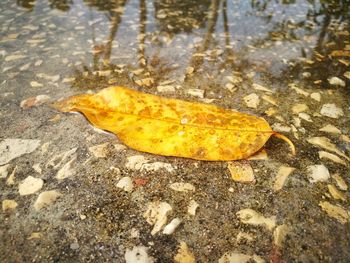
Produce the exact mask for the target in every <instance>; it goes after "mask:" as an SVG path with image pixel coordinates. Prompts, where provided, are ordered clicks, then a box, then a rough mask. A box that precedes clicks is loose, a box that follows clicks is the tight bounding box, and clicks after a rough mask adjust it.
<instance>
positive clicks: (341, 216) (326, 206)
mask: <svg viewBox="0 0 350 263" xmlns="http://www.w3.org/2000/svg"><path fill="white" fill-rule="evenodd" d="M319 206H320V207H321V208H322V210H323V211H325V212H326V213H327V215H328V216H330V217H332V218H335V219H336V220H337V221H338V222H339V223H341V224H345V223H347V222H349V221H350V211H347V210H345V209H344V208H343V207H341V206H338V205H333V204H331V203H329V202H327V201H321V202H320V203H319Z"/></svg>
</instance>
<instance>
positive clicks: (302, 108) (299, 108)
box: [292, 103, 309, 114]
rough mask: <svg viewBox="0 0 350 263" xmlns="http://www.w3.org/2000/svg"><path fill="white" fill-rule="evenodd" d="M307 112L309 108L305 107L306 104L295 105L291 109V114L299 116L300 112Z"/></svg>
mask: <svg viewBox="0 0 350 263" xmlns="http://www.w3.org/2000/svg"><path fill="white" fill-rule="evenodd" d="M308 110H309V107H308V106H307V105H306V104H301V103H299V104H295V105H294V106H293V107H292V112H293V113H294V114H299V113H300V112H304V111H308Z"/></svg>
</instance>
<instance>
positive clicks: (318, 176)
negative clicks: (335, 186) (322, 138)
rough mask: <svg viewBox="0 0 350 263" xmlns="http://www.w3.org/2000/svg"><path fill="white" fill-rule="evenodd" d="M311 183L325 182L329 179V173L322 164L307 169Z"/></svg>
mask: <svg viewBox="0 0 350 263" xmlns="http://www.w3.org/2000/svg"><path fill="white" fill-rule="evenodd" d="M307 170H308V175H309V181H310V182H311V183H316V182H325V181H327V180H328V179H329V177H330V175H329V171H328V169H327V167H326V166H324V165H323V164H318V165H311V166H309V167H308V168H307Z"/></svg>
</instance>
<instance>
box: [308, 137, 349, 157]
mask: <svg viewBox="0 0 350 263" xmlns="http://www.w3.org/2000/svg"><path fill="white" fill-rule="evenodd" d="M307 141H308V143H311V144H313V145H315V146H318V147H321V148H323V149H326V150H328V151H331V152H334V153H336V154H338V155H340V156H342V157H344V158H345V159H346V160H348V161H350V159H349V157H347V156H346V155H345V154H344V153H343V152H342V151H340V150H339V149H338V148H337V146H336V145H335V144H333V143H332V142H331V140H330V139H328V138H326V137H312V138H310V139H308V140H307Z"/></svg>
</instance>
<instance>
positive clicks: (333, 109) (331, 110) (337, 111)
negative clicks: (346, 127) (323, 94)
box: [320, 103, 344, 119]
mask: <svg viewBox="0 0 350 263" xmlns="http://www.w3.org/2000/svg"><path fill="white" fill-rule="evenodd" d="M320 113H321V115H323V116H326V117H329V118H333V119H337V118H339V117H341V116H343V115H344V112H343V110H342V109H341V108H339V107H337V106H336V105H335V104H334V103H329V104H323V106H322V108H321V111H320Z"/></svg>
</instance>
